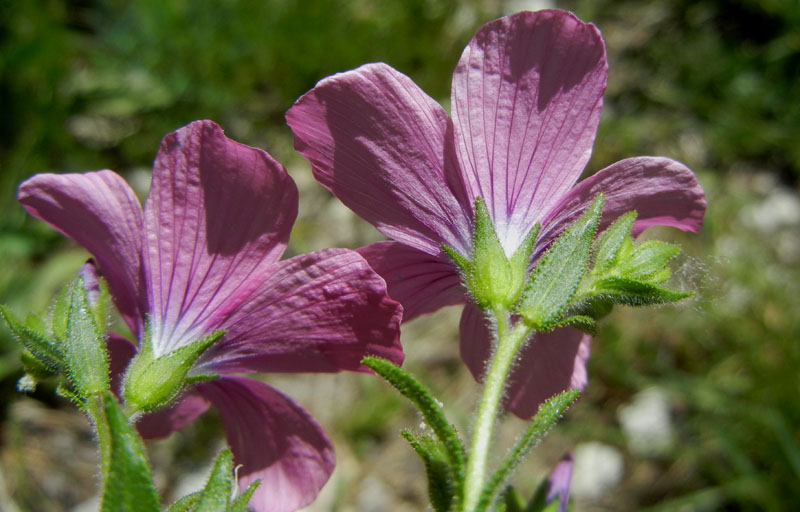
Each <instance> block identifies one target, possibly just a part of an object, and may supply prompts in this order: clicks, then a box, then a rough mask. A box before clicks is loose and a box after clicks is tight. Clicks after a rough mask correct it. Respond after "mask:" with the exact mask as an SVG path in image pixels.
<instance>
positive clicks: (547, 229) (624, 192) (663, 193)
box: [536, 156, 706, 251]
mask: <svg viewBox="0 0 800 512" xmlns="http://www.w3.org/2000/svg"><path fill="white" fill-rule="evenodd" d="M599 192H602V193H603V194H604V195H605V203H604V206H603V219H602V220H601V223H600V229H601V230H602V229H605V228H606V227H607V226H608V225H609V224H611V223H612V222H613V221H614V220H616V219H617V218H618V217H619V216H620V215H622V214H623V213H625V212H628V211H631V210H636V212H637V214H638V216H637V218H636V222H635V223H634V225H633V234H634V235H638V234H639V233H641V232H642V231H643V230H644V229H645V228H647V227H649V226H655V225H657V226H671V227H675V228H678V229H680V230H683V231H692V232H696V231H698V230H699V229H700V226H702V224H703V215H704V214H705V210H706V199H705V193H704V192H703V188H702V187H701V186H700V184H699V183H698V182H697V178H696V177H695V175H694V173H693V172H692V171H691V170H690V169H689V168H688V167H686V166H685V165H683V164H681V163H680V162H676V161H675V160H671V159H669V158H663V157H644V156H643V157H636V158H628V159H625V160H621V161H619V162H617V163H615V164H613V165H610V166H609V167H606V168H605V169H603V170H602V171H599V172H598V173H596V174H594V175H593V176H591V177H589V178H587V179H585V180H583V181H581V182H580V183H578V184H577V185H576V186H575V187H573V189H572V190H570V191H569V193H568V194H567V195H565V196H564V197H563V198H562V199H561V201H559V203H558V204H557V205H555V206H554V207H553V208H552V209H551V210H550V211H549V212H548V213H547V215H546V216H545V218H544V219H543V221H542V230H541V233H540V239H539V241H537V244H536V246H537V251H541V250H542V249H543V248H544V247H547V246H549V245H550V243H551V242H552V241H553V240H555V238H556V237H557V236H558V235H559V234H560V233H561V232H562V231H563V230H564V229H565V228H566V227H567V226H568V225H569V224H570V223H571V222H573V221H574V220H575V219H577V218H578V217H579V216H580V215H581V213H583V211H584V210H585V209H586V207H587V206H588V205H589V204H590V203H591V202H592V200H593V199H594V197H595V196H596V195H597V194H598V193H599Z"/></svg>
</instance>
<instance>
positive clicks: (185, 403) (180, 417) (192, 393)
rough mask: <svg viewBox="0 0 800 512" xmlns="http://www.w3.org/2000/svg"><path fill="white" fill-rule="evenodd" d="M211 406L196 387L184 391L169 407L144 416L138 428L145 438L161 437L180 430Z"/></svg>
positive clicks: (137, 423)
mask: <svg viewBox="0 0 800 512" xmlns="http://www.w3.org/2000/svg"><path fill="white" fill-rule="evenodd" d="M210 406H211V404H210V403H208V401H207V400H206V399H205V398H203V397H202V396H201V395H200V394H199V393H198V392H197V391H196V390H195V389H194V388H189V389H188V390H186V391H184V392H183V393H182V394H181V396H180V397H178V398H177V399H176V400H175V401H174V402H172V403H171V404H169V405H168V406H167V407H164V408H162V409H158V410H157V411H154V412H151V413H149V414H146V415H144V416H142V417H141V418H140V419H139V420H138V421H137V422H136V429H137V430H138V431H139V434H140V435H141V436H142V437H144V438H145V439H160V438H162V437H167V436H168V435H170V434H172V433H173V432H175V431H176V430H180V429H182V428H183V427H185V426H186V425H188V424H189V423H191V422H192V421H194V420H195V418H197V417H198V416H200V415H202V414H203V413H204V412H206V411H207V410H208V408H209V407H210Z"/></svg>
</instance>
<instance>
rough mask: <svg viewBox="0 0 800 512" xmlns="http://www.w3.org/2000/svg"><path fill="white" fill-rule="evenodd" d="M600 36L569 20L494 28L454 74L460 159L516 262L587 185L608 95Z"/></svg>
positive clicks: (509, 20) (524, 19) (528, 20)
mask: <svg viewBox="0 0 800 512" xmlns="http://www.w3.org/2000/svg"><path fill="white" fill-rule="evenodd" d="M606 70H607V66H606V57H605V47H604V45H603V40H602V38H601V36H600V32H599V31H598V30H597V28H596V27H595V26H594V25H591V24H587V23H584V22H582V21H581V20H579V19H578V18H576V17H575V16H573V15H572V14H570V13H568V12H566V11H558V10H550V11H539V12H535V13H532V12H523V13H519V14H516V15H513V16H507V17H505V18H500V19H498V20H496V21H493V22H491V23H488V24H486V25H484V26H483V27H482V28H481V29H480V30H479V31H478V33H477V34H476V35H475V37H473V39H472V41H470V43H469V45H468V46H467V48H466V49H465V50H464V53H463V54H462V55H461V59H460V60H459V62H458V65H457V66H456V70H455V73H454V74H453V90H452V105H453V112H452V116H453V128H454V132H455V143H456V153H457V155H458V161H459V163H460V164H461V169H462V171H463V173H464V181H465V182H466V183H467V187H468V189H469V193H470V200H471V202H473V201H474V199H475V196H481V197H483V198H484V200H485V201H486V204H487V206H488V208H489V211H490V213H491V215H492V219H493V221H494V223H495V227H496V228H497V231H498V235H499V237H500V240H501V242H502V243H503V247H504V249H505V250H506V253H508V254H511V253H513V252H514V250H516V248H517V247H518V246H519V244H520V243H521V242H522V240H523V238H524V237H525V235H526V234H527V233H528V231H529V230H530V229H531V227H533V225H534V224H535V223H536V221H538V220H539V219H541V218H542V216H543V214H544V212H546V211H547V210H548V209H549V208H550V207H551V206H552V205H553V204H554V203H555V202H557V201H558V199H560V198H561V196H562V195H564V194H565V193H567V191H568V190H569V189H570V187H572V185H573V184H574V183H575V182H576V181H577V179H578V177H579V176H580V174H581V172H582V171H583V168H584V166H585V165H586V163H587V161H588V160H589V156H590V154H591V150H592V143H593V142H594V136H595V132H596V130H597V123H598V121H599V119H600V112H601V109H602V95H603V90H604V89H605V85H606Z"/></svg>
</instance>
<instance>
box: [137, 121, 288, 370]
mask: <svg viewBox="0 0 800 512" xmlns="http://www.w3.org/2000/svg"><path fill="white" fill-rule="evenodd" d="M296 215H297V188H296V187H295V185H294V182H293V181H292V179H291V178H290V177H289V175H288V174H287V173H286V171H285V170H284V168H283V167H282V166H281V165H280V164H279V163H278V162H276V161H275V160H273V159H272V157H270V156H269V155H268V154H267V153H266V152H264V151H262V150H260V149H256V148H252V147H249V146H245V145H243V144H239V143H238V142H235V141H232V140H230V139H228V138H226V137H225V135H224V134H223V132H222V129H221V128H220V127H219V126H217V125H216V124H215V123H213V122H211V121H196V122H194V123H191V124H189V125H187V126H185V127H183V128H181V129H180V130H178V131H176V132H173V133H171V134H169V135H167V136H166V137H165V138H164V140H163V141H162V143H161V149H160V150H159V152H158V156H157V157H156V160H155V164H154V167H153V182H152V186H151V189H150V196H149V197H148V200H147V203H146V205H145V211H144V219H145V234H146V240H145V251H144V269H145V275H146V281H147V288H148V292H149V303H150V308H151V309H150V315H151V316H150V320H151V326H152V332H153V347H154V350H155V352H156V354H157V355H158V354H164V353H167V352H169V351H171V350H173V349H176V348H178V347H180V346H182V345H184V344H186V343H188V342H190V341H192V340H194V339H198V338H200V337H202V336H204V335H206V334H208V333H209V332H211V331H212V330H214V328H215V327H214V326H210V325H209V318H210V317H211V316H212V315H216V314H217V311H218V310H219V309H221V308H232V307H236V306H238V305H239V304H240V303H241V302H242V301H243V300H245V299H246V298H248V297H249V296H250V295H251V294H252V292H253V291H254V289H255V288H257V287H258V286H259V284H260V282H261V280H262V277H261V274H262V273H263V272H264V269H265V268H266V267H268V266H269V265H271V264H272V263H274V262H275V261H277V260H278V259H279V258H280V257H281V255H282V254H283V252H284V250H285V249H286V244H287V241H288V238H289V232H290V231H291V227H292V224H293V223H294V220H295V217H296Z"/></svg>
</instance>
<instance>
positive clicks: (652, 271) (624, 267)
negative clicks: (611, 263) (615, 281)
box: [616, 240, 681, 284]
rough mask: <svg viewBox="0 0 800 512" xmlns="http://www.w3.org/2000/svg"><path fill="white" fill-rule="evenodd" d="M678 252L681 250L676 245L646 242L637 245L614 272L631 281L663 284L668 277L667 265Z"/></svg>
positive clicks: (655, 241) (653, 241)
mask: <svg viewBox="0 0 800 512" xmlns="http://www.w3.org/2000/svg"><path fill="white" fill-rule="evenodd" d="M679 252H681V248H680V247H678V246H677V245H673V244H668V243H666V242H662V241H660V240H648V241H646V242H643V243H641V244H639V245H638V246H637V247H636V249H635V250H634V251H633V254H632V255H631V256H630V257H629V258H626V259H624V260H623V261H621V262H620V263H619V266H618V267H617V269H616V272H617V273H618V274H619V276H620V277H623V278H627V279H631V280H636V281H646V282H648V283H653V284H656V283H663V282H664V281H666V280H667V279H669V275H670V273H669V267H668V266H667V263H669V261H670V260H671V259H672V258H674V257H675V256H677V255H678V253H679ZM665 271H666V272H665Z"/></svg>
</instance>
